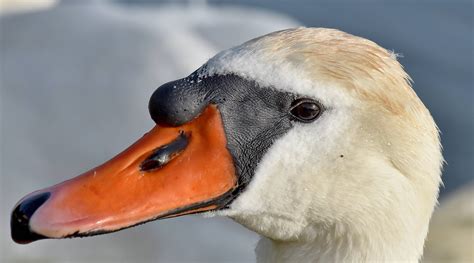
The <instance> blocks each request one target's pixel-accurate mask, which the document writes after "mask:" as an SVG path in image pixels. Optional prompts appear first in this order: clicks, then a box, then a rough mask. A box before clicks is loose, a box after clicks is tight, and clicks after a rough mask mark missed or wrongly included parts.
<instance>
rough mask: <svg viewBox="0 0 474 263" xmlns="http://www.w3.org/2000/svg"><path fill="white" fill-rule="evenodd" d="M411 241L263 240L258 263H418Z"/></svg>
mask: <svg viewBox="0 0 474 263" xmlns="http://www.w3.org/2000/svg"><path fill="white" fill-rule="evenodd" d="M410 243H411V244H413V242H410V240H406V242H405V241H402V242H401V241H396V242H389V240H380V239H377V238H376V237H374V238H369V237H362V236H358V235H343V236H339V237H336V236H334V233H330V234H329V233H328V234H325V235H320V236H318V238H316V239H314V240H311V241H276V240H272V239H268V238H266V237H262V238H261V239H260V241H259V242H258V244H257V247H256V250H255V251H256V254H257V262H258V263H269V262H275V263H286V262H292V263H299V262H418V260H419V258H420V257H421V254H422V252H421V251H419V249H416V248H414V247H410V245H408V244H410Z"/></svg>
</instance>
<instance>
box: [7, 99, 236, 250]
mask: <svg viewBox="0 0 474 263" xmlns="http://www.w3.org/2000/svg"><path fill="white" fill-rule="evenodd" d="M236 187H237V176H236V173H235V168H234V163H233V160H232V156H231V155H230V153H229V151H228V150H227V148H226V136H225V133H224V128H223V124H222V121H221V118H220V113H219V111H218V109H217V108H216V107H215V106H208V107H207V108H206V109H205V110H204V112H203V113H202V114H201V115H200V116H199V117H198V118H196V119H194V120H193V121H191V122H189V123H187V124H185V125H183V126H180V127H158V126H156V127H154V128H153V129H152V130H151V131H150V132H148V133H147V134H145V135H144V136H143V137H142V138H141V139H140V140H138V141H137V142H135V143H134V144H133V145H132V146H130V147H129V148H128V149H126V150H125V151H123V152H122V153H120V154H119V155H117V156H116V157H114V158H113V159H111V160H110V161H108V162H106V163H104V164H102V165H100V166H98V167H97V168H94V169H92V170H90V171H88V172H86V173H84V174H82V175H80V176H77V177H75V178H73V179H71V180H68V181H65V182H63V183H60V184H58V185H55V186H52V187H50V188H46V189H43V190H40V191H36V192H34V193H32V194H30V195H28V196H26V197H25V198H23V199H22V200H21V201H20V202H19V203H18V205H17V206H16V208H15V209H14V211H13V213H12V221H11V222H12V223H11V227H12V237H13V239H14V240H15V241H16V242H18V243H29V242H32V241H35V240H38V239H42V238H63V237H72V236H87V235H94V234H100V233H104V232H111V231H117V230H120V229H123V228H127V227H131V226H134V225H136V224H139V223H143V222H146V221H150V220H154V219H159V218H166V217H173V216H179V215H185V214H190V213H196V212H202V211H208V210H212V209H218V208H220V207H222V206H223V205H225V202H223V201H225V200H229V199H228V198H229V196H230V194H231V193H232V191H233V190H234V189H235V188H236Z"/></svg>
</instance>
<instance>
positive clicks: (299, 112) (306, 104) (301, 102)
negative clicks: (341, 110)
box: [290, 98, 321, 122]
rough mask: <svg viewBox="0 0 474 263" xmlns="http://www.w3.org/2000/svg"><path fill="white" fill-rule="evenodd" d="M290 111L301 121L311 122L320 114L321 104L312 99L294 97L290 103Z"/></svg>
mask: <svg viewBox="0 0 474 263" xmlns="http://www.w3.org/2000/svg"><path fill="white" fill-rule="evenodd" d="M290 113H291V115H292V116H293V117H294V118H295V119H297V120H299V121H301V122H312V121H314V120H316V119H317V118H318V117H319V115H320V114H321V106H320V105H319V103H318V102H316V101H314V100H312V99H306V98H303V99H296V100H295V101H293V103H291V108H290Z"/></svg>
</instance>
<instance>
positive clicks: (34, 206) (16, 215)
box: [10, 192, 51, 244]
mask: <svg viewBox="0 0 474 263" xmlns="http://www.w3.org/2000/svg"><path fill="white" fill-rule="evenodd" d="M50 196H51V193H49V192H44V193H40V194H37V195H34V196H31V197H28V198H26V199H24V200H23V201H21V202H20V203H19V204H18V205H17V206H16V207H15V208H14V209H13V212H12V215H11V219H10V229H11V237H12V239H13V241H15V242H16V243H18V244H28V243H31V242H33V241H36V240H40V239H45V238H47V237H45V236H43V235H40V234H38V233H36V232H34V231H33V230H31V228H30V219H31V217H32V216H33V214H34V213H35V211H36V210H38V208H39V207H40V206H41V205H43V204H44V203H45V202H46V201H47V200H48V199H49V197H50Z"/></svg>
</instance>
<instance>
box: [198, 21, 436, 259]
mask: <svg viewBox="0 0 474 263" xmlns="http://www.w3.org/2000/svg"><path fill="white" fill-rule="evenodd" d="M228 73H233V74H237V75H239V76H242V77H244V78H247V79H251V80H254V81H256V82H257V83H259V86H261V87H272V88H273V89H277V90H281V91H285V92H291V93H292V94H297V95H296V96H297V97H304V98H311V99H313V100H315V101H318V102H319V103H320V105H321V108H322V112H321V115H320V116H319V117H318V118H317V119H316V120H314V121H313V122H310V123H305V122H298V121H294V122H293V127H292V128H291V129H289V130H288V131H287V132H286V133H285V134H284V135H282V136H281V137H279V138H278V139H276V140H275V141H274V142H273V143H272V145H271V146H270V147H269V149H268V150H267V152H266V153H265V154H264V155H263V157H262V159H261V160H260V161H259V164H258V166H257V168H256V170H255V173H254V175H253V178H252V180H251V182H250V183H249V185H248V187H247V188H246V190H245V191H244V192H243V193H242V194H241V195H240V196H239V197H238V198H237V199H236V200H235V201H234V202H233V203H232V204H231V205H230V207H229V209H227V210H221V211H218V212H217V213H218V214H222V215H228V216H230V217H232V218H234V219H235V220H236V221H237V222H240V223H241V224H243V225H245V226H246V227H248V228H250V229H252V230H253V231H256V232H258V233H260V234H261V235H263V236H266V237H269V238H271V239H275V240H282V241H291V240H314V239H317V238H321V237H322V236H323V238H327V237H328V235H329V236H331V237H332V238H334V239H338V238H340V237H342V236H345V235H349V236H351V237H352V238H356V237H360V238H361V240H359V241H358V242H369V239H375V237H377V236H380V235H383V236H381V237H380V239H378V238H377V240H378V241H380V242H382V243H385V244H391V245H394V246H399V249H400V250H403V251H405V252H404V253H408V254H410V252H409V251H412V253H413V255H408V254H407V256H408V257H415V258H416V257H419V256H420V255H421V253H422V249H423V243H424V239H425V237H426V234H427V229H428V223H429V219H430V217H431V214H432V211H433V208H434V206H435V204H436V200H437V196H438V187H439V185H440V182H441V179H440V174H441V165H442V160H443V159H442V155H441V150H440V141H439V135H438V129H437V127H436V125H435V123H434V121H433V119H432V117H431V115H430V113H429V112H428V110H427V109H426V107H425V106H424V105H423V103H422V102H421V101H420V99H419V98H418V97H417V95H416V94H415V92H414V91H413V90H412V88H411V85H410V78H409V76H408V75H407V73H406V72H405V71H404V70H403V68H402V66H401V65H400V64H399V62H397V59H396V55H395V54H394V53H393V52H390V51H387V50H386V49H384V48H382V47H380V46H378V45H377V44H375V43H374V42H371V41H369V40H366V39H363V38H360V37H356V36H353V35H350V34H347V33H344V32H341V31H338V30H332V29H315V28H298V29H293V30H284V31H280V32H275V33H272V34H269V35H266V36H263V37H260V38H257V39H254V40H251V41H249V42H247V43H244V44H243V45H241V46H238V47H236V48H233V49H230V50H227V51H224V52H221V53H220V54H218V55H217V56H215V57H214V58H212V59H211V60H210V61H209V62H208V63H207V65H206V67H205V71H204V72H203V73H202V74H204V75H213V74H228ZM397 242H398V243H399V244H393V243H397ZM400 252H401V251H400ZM394 253H396V252H394Z"/></svg>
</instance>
